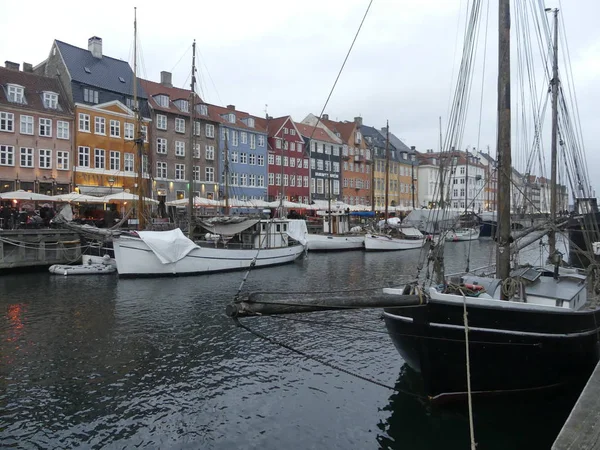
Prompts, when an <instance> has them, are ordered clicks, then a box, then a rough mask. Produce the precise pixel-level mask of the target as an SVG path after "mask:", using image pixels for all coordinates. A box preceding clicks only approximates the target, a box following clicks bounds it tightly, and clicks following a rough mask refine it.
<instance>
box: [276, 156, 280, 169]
mask: <svg viewBox="0 0 600 450" xmlns="http://www.w3.org/2000/svg"><path fill="white" fill-rule="evenodd" d="M275 165H276V166H280V165H281V155H277V156H275Z"/></svg>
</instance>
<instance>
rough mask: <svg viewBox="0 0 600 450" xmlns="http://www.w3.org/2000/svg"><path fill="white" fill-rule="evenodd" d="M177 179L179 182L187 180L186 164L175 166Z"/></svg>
mask: <svg viewBox="0 0 600 450" xmlns="http://www.w3.org/2000/svg"><path fill="white" fill-rule="evenodd" d="M175 179H176V180H178V181H183V180H185V164H175Z"/></svg>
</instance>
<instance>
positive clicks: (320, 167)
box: [317, 159, 323, 170]
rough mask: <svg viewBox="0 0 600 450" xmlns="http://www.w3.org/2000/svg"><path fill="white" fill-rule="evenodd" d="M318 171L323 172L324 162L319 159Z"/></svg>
mask: <svg viewBox="0 0 600 450" xmlns="http://www.w3.org/2000/svg"><path fill="white" fill-rule="evenodd" d="M317 170H323V160H322V159H317Z"/></svg>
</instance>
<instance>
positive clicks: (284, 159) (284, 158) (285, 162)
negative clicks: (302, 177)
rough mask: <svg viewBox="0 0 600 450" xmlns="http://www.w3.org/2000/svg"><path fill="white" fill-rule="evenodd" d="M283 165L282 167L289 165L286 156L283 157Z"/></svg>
mask: <svg viewBox="0 0 600 450" xmlns="http://www.w3.org/2000/svg"><path fill="white" fill-rule="evenodd" d="M283 165H284V167H288V166H289V165H290V160H289V158H288V157H287V156H284V157H283Z"/></svg>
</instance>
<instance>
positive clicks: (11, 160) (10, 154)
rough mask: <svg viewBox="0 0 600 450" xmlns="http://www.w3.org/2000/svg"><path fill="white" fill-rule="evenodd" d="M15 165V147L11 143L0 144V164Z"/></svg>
mask: <svg viewBox="0 0 600 450" xmlns="http://www.w3.org/2000/svg"><path fill="white" fill-rule="evenodd" d="M14 165H15V148H14V147H13V146H12V145H0V166H14Z"/></svg>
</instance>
